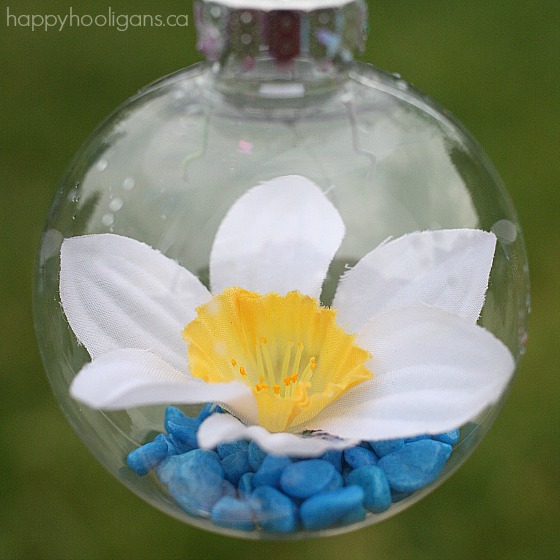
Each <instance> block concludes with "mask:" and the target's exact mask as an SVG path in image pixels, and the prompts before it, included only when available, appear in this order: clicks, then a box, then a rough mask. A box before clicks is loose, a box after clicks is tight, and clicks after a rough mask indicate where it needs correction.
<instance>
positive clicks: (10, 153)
mask: <svg viewBox="0 0 560 560" xmlns="http://www.w3.org/2000/svg"><path fill="white" fill-rule="evenodd" d="M70 5H73V8H74V11H75V12H76V13H80V14H86V13H89V14H93V15H96V14H103V13H106V12H107V10H108V8H109V6H111V8H112V9H113V11H114V12H116V13H125V14H132V13H141V14H142V13H146V14H156V13H160V14H164V15H166V14H181V13H185V12H187V13H190V14H192V7H191V5H190V1H189V0H137V1H134V2H125V1H124V0H95V1H93V0H80V1H79V2H78V1H75V2H73V3H72V2H66V1H54V0H51V1H46V0H17V2H16V0H12V2H11V3H9V2H8V3H6V2H4V1H3V0H2V1H0V177H1V181H0V257H1V264H0V266H1V268H0V296H1V300H0V302H1V313H0V326H1V331H0V334H1V336H0V390H1V393H0V395H1V397H0V398H1V407H0V437H1V439H0V559H2V560H4V559H34V560H40V559H86V558H92V559H93V558H95V559H101V558H107V559H109V558H110V559H113V558H119V559H129V558H130V559H132V558H134V559H138V560H140V559H151V558H154V559H155V558H158V559H174V558H177V559H179V558H181V559H199V558H201V559H214V558H227V559H231V560H235V559H236V558H243V559H245V560H252V559H256V558H263V557H266V558H267V560H274V559H280V558H287V557H290V558H293V559H315V558H320V559H321V560H329V559H337V560H340V559H349V560H354V559H356V560H361V559H363V560H366V559H374V558H375V559H393V558H395V559H408V558H410V559H418V560H422V559H450V558H453V559H454V560H459V559H462V558H465V559H466V558H469V559H470V558H478V559H486V558H488V559H508V560H510V559H517V558H522V559H531V558H536V559H537V558H538V559H541V558H546V559H548V558H560V542H559V541H560V537H559V534H560V531H559V529H560V523H559V519H560V515H559V514H560V511H559V509H560V507H559V504H560V468H559V465H560V453H559V449H558V448H559V444H560V437H559V436H560V408H559V406H558V404H559V402H560V383H559V381H558V377H559V375H558V374H559V372H560V367H559V362H560V352H559V349H558V335H559V334H560V292H559V290H558V278H559V277H560V259H559V256H560V228H559V226H558V220H559V218H558V217H559V215H560V197H559V193H558V181H559V180H558V177H559V172H560V157H559V146H560V118H559V117H560V94H559V92H560V86H559V78H558V75H559V71H560V31H559V30H560V4H558V2H557V0H516V1H515V2H514V1H512V0H493V1H492V2H488V1H487V0H471V1H470V2H461V1H459V0H447V1H446V0H425V1H418V0H376V1H372V2H370V38H369V43H368V51H367V54H366V56H364V57H363V59H364V60H367V61H369V62H372V63H374V64H375V65H377V66H379V67H381V68H384V69H386V70H389V71H398V72H400V73H401V74H402V76H403V78H405V79H406V80H407V81H409V82H411V83H413V84H414V85H415V86H416V87H418V88H420V89H421V90H424V91H426V92H428V93H429V94H430V95H432V96H433V97H434V98H435V99H436V100H438V101H439V102H440V103H442V104H443V105H444V106H446V107H448V108H449V109H450V110H451V111H452V112H453V113H454V114H455V115H456V116H457V117H458V118H459V119H460V120H461V121H462V122H463V123H464V124H465V125H466V127H467V128H468V129H469V130H471V132H472V133H473V134H474V135H475V137H477V139H478V140H479V142H480V143H481V144H482V146H483V148H484V149H485V150H486V152H487V153H488V155H489V156H490V158H491V159H492V160H493V161H494V163H495V165H496V167H497V168H498V170H499V171H500V173H501V175H502V177H503V179H504V181H505V183H506V184H507V185H508V188H509V191H510V194H511V197H512V198H513V201H514V203H515V205H516V207H517V210H518V213H519V216H520V220H521V223H522V226H523V229H524V233H525V238H526V242H527V249H528V253H529V258H530V267H531V276H532V294H533V314H532V319H531V323H530V343H529V351H528V353H527V355H526V357H525V359H524V361H523V364H522V368H521V370H520V371H519V373H518V376H517V379H516V381H515V384H514V386H513V390H512V392H511V394H510V396H509V398H508V400H507V402H506V406H505V408H504V409H503V411H502V413H501V415H500V416H499V417H498V420H497V421H496V424H495V425H494V427H493V429H492V430H491V432H490V434H489V435H488V436H487V437H486V439H485V440H484V441H483V443H482V444H481V445H480V447H479V448H478V449H477V451H476V452H475V454H474V455H473V456H472V457H471V459H470V460H469V461H468V462H467V463H466V464H465V465H464V466H463V468H462V469H461V470H460V471H459V472H458V473H457V474H455V475H454V476H453V478H452V479H450V480H449V481H447V482H446V483H445V484H444V485H443V486H442V487H441V488H439V489H438V490H437V491H436V492H434V493H433V494H431V495H430V496H429V497H427V498H426V499H424V500H423V501H422V502H420V503H419V504H417V505H416V506H414V507H412V508H411V509H409V510H407V511H406V512H404V513H401V514H400V515H398V516H396V517H394V518H392V519H390V520H388V521H385V522H383V523H381V524H379V525H377V526H373V527H370V528H367V529H364V530H361V531H358V532H355V533H351V534H348V535H345V536H340V537H334V538H329V539H322V540H311V541H306V542H296V543H280V542H278V543H275V542H268V543H254V542H245V541H240V540H235V539H230V538H224V537H219V536H216V535H214V534H209V533H205V532H202V531H199V530H196V529H193V528H190V527H188V526H185V525H182V524H181V523H179V522H177V521H175V520H172V519H170V518H167V517H166V516H165V515H163V514H162V513H160V512H158V511H156V510H154V509H152V508H151V507H149V506H148V505H146V504H145V503H143V502H142V501H141V500H140V499H138V498H137V497H135V496H133V495H132V494H131V493H129V492H128V491H127V490H126V489H125V488H124V487H123V486H121V485H120V484H119V483H118V482H117V481H116V480H115V479H113V478H112V477H111V476H110V475H109V474H108V473H107V472H106V471H104V470H103V468H102V467H101V466H100V465H99V464H97V462H95V460H94V459H93V457H92V456H91V455H90V454H89V452H88V451H87V450H86V448H85V446H84V445H83V444H82V443H81V442H80V440H79V439H78V437H77V436H76V435H75V434H74V432H73V431H72V430H71V428H70V427H69V425H68V424H67V423H66V421H65V420H64V418H63V416H62V414H61V413H60V411H59V409H58V407H57V403H56V402H55V400H54V398H53V397H52V395H51V393H50V389H49V386H48V383H47V380H46V378H45V376H44V374H43V370H42V366H41V363H40V360H39V356H38V351H37V348H36V342H35V338H34V333H33V324H32V317H31V278H32V270H33V260H34V255H35V251H36V248H37V244H38V240H39V235H40V231H41V228H42V224H43V221H44V218H45V215H46V212H47V209H48V207H49V204H50V201H51V198H52V196H53V194H54V190H55V188H56V185H57V182H58V180H59V178H60V177H61V175H62V173H63V172H64V170H65V168H66V166H67V165H68V163H69V161H70V159H71V158H72V156H73V154H74V153H75V151H76V150H77V149H78V148H79V146H80V145H81V143H82V142H83V141H84V140H85V139H86V138H87V136H88V135H89V134H90V133H91V131H92V130H93V128H94V127H95V126H96V124H97V123H98V122H99V121H101V120H102V119H103V118H104V117H105V116H106V115H107V114H108V113H109V112H110V111H112V110H113V109H114V108H115V107H116V106H117V105H118V104H120V103H121V102H122V101H123V100H124V99H126V98H127V97H129V96H130V95H132V94H133V93H134V92H135V91H136V90H138V89H139V88H140V87H141V86H143V85H144V84H146V83H148V82H150V81H152V80H155V79H156V78H157V77H159V76H162V75H164V74H167V73H169V72H172V71H174V70H176V69H178V68H181V67H184V66H187V65H189V64H191V63H192V62H193V61H195V60H198V59H199V56H198V55H197V54H196V52H195V50H194V44H195V30H194V26H193V25H191V27H189V28H187V29H180V28H177V29H169V28H168V29H165V30H163V29H150V28H144V29H129V30H128V31H126V32H118V31H116V30H115V29H100V28H90V29H83V28H82V29H66V30H64V31H62V32H56V31H49V32H44V31H39V30H37V31H35V32H32V31H31V30H30V29H26V28H14V27H7V26H6V13H7V12H6V9H7V8H9V9H10V10H11V12H12V13H16V14H47V13H53V14H61V15H64V14H66V13H67V12H68V9H69V6H70ZM191 21H192V20H191Z"/></svg>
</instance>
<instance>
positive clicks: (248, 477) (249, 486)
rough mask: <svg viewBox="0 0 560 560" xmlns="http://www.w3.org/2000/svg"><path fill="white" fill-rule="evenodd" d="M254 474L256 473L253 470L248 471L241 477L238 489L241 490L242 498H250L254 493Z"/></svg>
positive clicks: (240, 495)
mask: <svg viewBox="0 0 560 560" xmlns="http://www.w3.org/2000/svg"><path fill="white" fill-rule="evenodd" d="M254 476H255V473H252V472H247V473H245V474H244V475H241V478H240V479H239V483H238V484H237V491H238V492H239V497H240V498H248V497H249V496H250V495H251V494H252V492H253V490H254V486H253V477H254Z"/></svg>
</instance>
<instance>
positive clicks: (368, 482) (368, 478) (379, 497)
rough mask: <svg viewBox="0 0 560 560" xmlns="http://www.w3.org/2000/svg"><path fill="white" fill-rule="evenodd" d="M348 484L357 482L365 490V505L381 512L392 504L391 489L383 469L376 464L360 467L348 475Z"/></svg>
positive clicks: (371, 509) (373, 510)
mask: <svg viewBox="0 0 560 560" xmlns="http://www.w3.org/2000/svg"><path fill="white" fill-rule="evenodd" d="M346 484H348V485H351V484H355V485H357V486H359V487H360V488H362V490H363V491H364V506H365V507H366V509H368V510H369V511H371V512H373V513H381V512H382V511H385V510H387V509H389V507H390V506H391V490H390V488H389V482H388V481H387V477H386V476H385V473H384V472H383V470H382V469H380V468H379V467H376V466H375V465H366V466H363V467H358V468H357V469H355V470H353V471H352V472H351V473H349V474H348V475H347V476H346Z"/></svg>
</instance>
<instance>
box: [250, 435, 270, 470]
mask: <svg viewBox="0 0 560 560" xmlns="http://www.w3.org/2000/svg"><path fill="white" fill-rule="evenodd" d="M266 456H267V453H266V452H265V451H263V450H262V449H261V448H260V447H259V446H258V445H257V444H256V443H255V442H254V441H252V442H251V443H249V463H250V464H251V468H252V469H253V470H254V471H255V472H257V471H258V470H259V468H260V466H261V465H262V462H263V461H264V458H265V457H266Z"/></svg>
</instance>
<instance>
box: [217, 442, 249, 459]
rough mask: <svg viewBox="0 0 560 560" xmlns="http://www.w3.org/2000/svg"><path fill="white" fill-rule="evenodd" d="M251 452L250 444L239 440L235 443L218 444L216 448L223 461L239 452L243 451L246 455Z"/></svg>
mask: <svg viewBox="0 0 560 560" xmlns="http://www.w3.org/2000/svg"><path fill="white" fill-rule="evenodd" d="M248 450H249V442H248V441H247V440H246V439H238V440H235V441H226V442H224V443H220V444H218V447H217V448H216V452H217V453H218V457H220V459H223V458H224V457H227V456H228V455H233V454H234V453H237V452H238V451H242V452H243V453H245V454H248V452H249V451H248Z"/></svg>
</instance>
